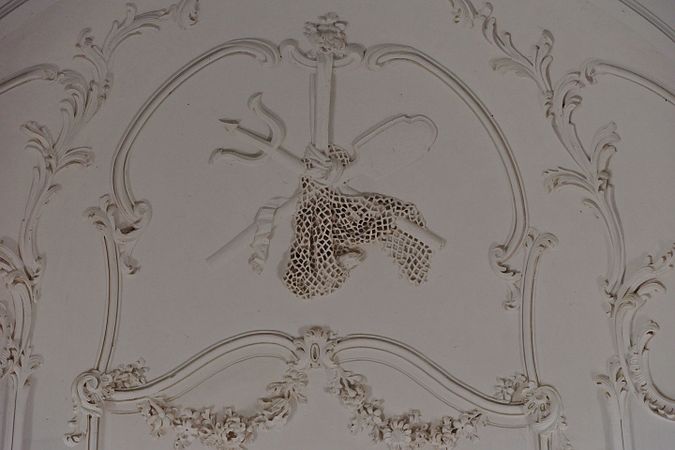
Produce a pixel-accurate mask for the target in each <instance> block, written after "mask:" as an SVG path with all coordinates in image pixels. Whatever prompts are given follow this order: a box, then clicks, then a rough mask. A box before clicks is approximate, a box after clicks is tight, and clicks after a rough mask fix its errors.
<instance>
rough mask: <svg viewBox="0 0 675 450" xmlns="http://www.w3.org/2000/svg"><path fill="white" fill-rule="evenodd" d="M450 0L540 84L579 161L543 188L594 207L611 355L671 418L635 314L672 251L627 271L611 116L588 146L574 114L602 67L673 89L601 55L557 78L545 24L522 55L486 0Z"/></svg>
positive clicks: (517, 69)
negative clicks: (604, 248) (604, 250)
mask: <svg viewBox="0 0 675 450" xmlns="http://www.w3.org/2000/svg"><path fill="white" fill-rule="evenodd" d="M450 3H451V5H454V6H456V7H458V8H459V9H458V10H459V11H460V14H459V15H458V16H457V17H458V21H460V22H464V23H466V24H468V25H469V26H473V25H476V24H478V25H480V28H481V30H482V33H483V36H484V37H485V38H486V40H487V41H488V42H489V43H490V44H492V45H494V46H496V47H497V48H498V49H499V50H500V51H501V52H502V53H504V54H505V57H503V58H498V59H495V60H493V61H492V66H493V68H494V69H495V70H500V71H508V72H513V73H515V74H516V75H519V76H523V77H526V78H529V79H531V80H532V81H534V82H535V84H536V85H537V87H538V88H539V93H540V96H541V98H542V100H543V106H544V110H545V114H546V116H547V117H549V118H550V119H551V125H552V127H553V130H554V132H555V134H556V135H557V137H558V139H559V140H560V142H561V144H562V145H563V147H564V148H565V150H566V151H567V152H568V153H569V155H570V156H571V157H572V159H573V160H574V162H575V164H576V165H577V168H575V169H567V168H562V167H558V168H556V169H553V170H548V171H546V175H547V179H546V186H547V187H548V188H549V190H556V189H558V188H561V187H565V186H567V187H574V188H576V189H581V190H582V191H583V192H584V195H585V197H584V199H583V203H584V204H585V205H586V206H589V207H590V208H592V209H593V210H595V212H596V213H597V216H598V217H599V218H600V219H601V221H602V222H603V225H604V229H605V231H606V234H607V237H608V242H609V261H608V265H607V274H606V277H605V281H604V286H603V295H604V298H605V300H604V302H603V308H604V309H605V311H606V312H607V313H608V315H609V317H610V320H611V322H612V327H613V334H614V336H613V337H614V339H613V343H614V351H615V353H616V354H615V356H613V357H612V358H611V360H612V361H614V360H615V359H618V360H619V361H620V367H621V370H622V374H623V376H624V377H627V379H628V380H629V381H630V383H628V385H629V386H630V389H631V391H632V392H633V394H634V395H635V396H636V398H638V399H639V400H641V403H642V404H643V405H644V406H645V407H646V408H647V409H648V410H649V411H651V412H653V413H654V414H655V415H657V416H659V417H662V418H665V419H668V420H675V399H673V398H670V397H668V396H666V395H664V394H663V393H662V391H661V390H660V389H659V388H658V387H657V386H656V385H655V384H654V382H653V379H652V377H651V374H650V371H649V366H648V346H647V345H648V342H649V340H650V339H651V338H652V337H653V335H654V333H655V332H656V330H657V329H658V326H657V325H656V323H654V322H651V321H650V322H648V324H647V326H645V327H643V328H641V327H640V326H638V325H637V324H636V321H635V320H634V318H635V315H636V314H637V312H638V310H639V309H640V308H641V307H642V306H643V305H644V303H645V302H646V301H647V300H648V299H649V298H651V297H652V296H653V295H654V294H655V293H657V292H662V291H664V290H665V288H664V285H663V283H662V282H661V281H660V279H659V277H660V276H661V275H663V274H664V273H665V272H666V271H667V270H669V269H671V268H672V266H673V263H672V260H673V251H672V250H671V251H668V252H666V253H665V254H664V255H663V256H662V257H659V258H657V259H653V258H651V257H650V258H648V261H647V263H646V264H645V265H644V266H643V267H642V268H640V269H638V270H637V271H635V273H632V274H631V273H627V268H626V267H627V265H626V245H625V236H624V233H623V226H622V224H621V219H620V216H619V212H618V210H617V206H616V203H615V200H614V186H613V184H612V180H611V172H610V170H609V162H610V159H611V156H612V155H613V154H614V152H615V151H616V146H615V145H616V144H617V142H618V141H619V136H618V134H617V133H616V125H615V124H614V123H612V122H610V123H608V124H607V125H605V126H603V127H601V128H600V129H599V130H598V131H597V132H596V134H595V136H594V138H593V141H592V143H591V146H590V147H587V146H586V145H585V144H584V143H583V142H582V140H581V139H580V138H579V136H578V134H577V131H576V124H575V122H574V118H573V114H574V112H575V110H576V108H577V107H578V106H579V105H580V104H581V102H582V100H583V97H582V90H583V89H584V88H585V87H587V86H588V85H590V84H593V83H596V82H598V78H599V76H600V75H612V76H616V77H619V78H622V79H625V80H627V81H630V82H632V83H635V84H637V85H639V86H641V87H643V88H645V89H647V90H649V91H651V92H653V93H655V94H656V95H658V96H660V97H661V98H663V99H664V100H666V101H668V102H669V103H671V104H674V102H673V100H674V98H675V94H674V93H673V90H671V89H669V88H667V87H666V86H664V85H663V84H662V83H659V82H657V81H655V80H653V79H651V78H650V77H648V76H646V75H644V74H641V73H639V72H638V71H635V70H632V69H630V68H628V67H627V66H624V65H622V64H617V63H610V62H607V61H603V60H601V59H593V60H590V61H588V62H586V63H585V64H583V65H582V66H581V70H571V71H568V72H567V73H565V74H564V75H563V76H562V77H561V78H560V79H559V81H558V82H556V83H553V82H552V81H551V76H550V73H549V68H550V65H551V62H552V55H551V49H552V47H553V36H552V34H551V33H550V32H549V31H547V30H545V31H544V32H543V33H542V35H541V38H540V40H539V41H538V42H537V44H536V45H534V46H533V47H532V51H531V53H530V54H529V55H526V54H525V53H523V52H521V51H520V50H518V49H517V48H516V47H515V46H514V45H513V42H512V41H511V36H510V34H509V33H508V32H505V31H499V30H498V28H497V22H496V19H495V18H494V17H493V16H492V7H491V5H487V6H486V7H485V8H483V10H482V11H481V12H478V11H477V10H476V9H475V8H474V7H473V5H471V2H470V1H469V0H452V1H451V2H450ZM631 3H633V2H631ZM589 148H590V150H589ZM624 327H625V328H627V329H628V330H629V332H628V333H626V332H624ZM602 380H603V381H601V384H603V385H606V383H605V381H606V380H604V379H602ZM619 406H620V404H619ZM617 414H618V415H619V417H621V420H622V427H621V428H622V429H625V430H629V429H630V423H629V420H630V416H629V414H627V413H626V412H625V409H623V410H620V411H618V412H617ZM614 428H615V429H619V428H617V427H614ZM616 442H624V444H623V445H624V450H628V449H629V445H630V444H629V441H628V440H625V439H624V436H619V437H618V438H617V439H616Z"/></svg>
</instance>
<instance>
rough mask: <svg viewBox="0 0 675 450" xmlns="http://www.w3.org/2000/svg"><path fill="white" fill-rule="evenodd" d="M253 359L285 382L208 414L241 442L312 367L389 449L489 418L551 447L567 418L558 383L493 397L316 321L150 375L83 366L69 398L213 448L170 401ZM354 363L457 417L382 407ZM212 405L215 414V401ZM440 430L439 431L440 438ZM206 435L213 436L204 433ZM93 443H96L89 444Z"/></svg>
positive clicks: (461, 433)
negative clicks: (376, 369) (244, 410)
mask: <svg viewBox="0 0 675 450" xmlns="http://www.w3.org/2000/svg"><path fill="white" fill-rule="evenodd" d="M256 358H274V359H279V360H281V361H283V362H284V363H285V364H286V365H287V367H288V369H287V372H286V375H285V376H284V381H281V382H275V383H272V384H271V385H270V387H268V393H269V394H272V395H271V397H263V398H262V399H261V400H259V402H258V404H259V410H258V412H256V413H255V414H254V415H253V416H246V415H242V414H240V413H237V412H236V410H235V409H233V408H226V409H225V410H224V411H225V412H224V413H223V416H219V415H216V417H217V418H216V419H214V420H215V421H216V422H217V423H220V424H221V425H219V426H226V425H227V424H229V425H233V422H232V421H231V419H232V418H233V417H235V418H236V419H237V420H236V422H237V423H243V424H245V425H246V427H244V428H242V429H241V431H242V432H243V431H244V429H246V430H249V432H247V433H245V435H241V436H239V437H238V438H237V439H241V441H240V442H239V444H240V445H241V448H245V446H247V445H249V444H251V443H252V442H253V441H254V440H255V436H256V433H257V431H263V430H267V429H276V428H279V427H280V426H282V425H284V424H285V423H286V422H287V420H288V419H289V418H290V417H291V416H292V415H293V413H294V412H295V410H296V408H297V405H298V403H303V402H304V400H305V398H306V393H305V387H306V385H307V382H308V372H309V371H312V370H315V369H324V371H325V372H326V375H327V379H328V381H327V391H328V392H329V393H331V394H333V395H335V396H336V397H337V398H338V400H339V401H340V403H341V404H342V405H343V406H344V407H346V408H347V409H348V410H350V411H351V412H352V414H353V418H352V425H351V427H352V430H353V431H368V432H369V433H371V436H373V437H374V439H375V442H383V443H385V444H388V445H389V447H390V448H409V447H410V446H411V445H420V446H421V445H426V444H431V445H436V446H437V448H439V449H450V448H454V443H455V442H456V440H457V439H460V438H466V439H473V438H475V437H477V431H478V428H479V427H480V426H485V425H487V426H496V427H508V428H531V429H532V431H533V432H534V433H535V434H536V435H537V436H538V439H539V441H540V442H541V443H542V444H543V445H542V446H540V447H538V448H543V449H558V448H561V449H562V448H564V447H560V446H554V444H555V443H556V442H558V441H562V440H563V439H564V440H566V438H564V435H562V434H560V433H561V429H562V428H561V423H562V424H564V417H563V416H562V403H561V401H560V397H559V394H558V393H557V391H556V390H555V389H554V388H552V387H550V386H546V385H540V384H538V383H535V382H534V381H531V380H526V379H523V380H526V381H527V382H526V383H524V384H523V385H522V386H521V387H518V388H516V389H515V390H514V392H516V391H517V392H518V395H519V396H520V397H519V396H518V395H516V396H511V397H510V398H502V399H498V398H496V397H493V396H488V395H486V394H483V393H481V392H479V391H478V390H476V389H475V388H473V387H471V386H469V385H467V384H466V383H464V382H462V381H461V380H459V379H457V378H455V377H454V376H452V375H451V374H450V373H449V372H448V371H447V370H445V369H443V368H442V367H441V366H440V365H438V364H437V363H435V362H434V361H433V360H431V359H429V358H428V357H426V356H425V355H424V354H422V353H420V352H419V351H417V350H415V349H414V348H412V347H410V346H408V345H406V344H404V343H402V342H399V341H396V340H394V339H390V338H387V337H384V336H378V335H373V334H353V335H347V336H344V337H337V336H336V335H335V334H334V333H333V332H331V331H330V330H328V329H326V328H321V327H310V328H307V329H306V330H305V332H304V333H303V335H302V336H300V337H293V336H290V335H288V334H285V333H282V332H278V331H266V330H260V331H251V332H247V333H242V334H239V335H237V336H233V337H231V338H228V339H225V340H223V341H220V342H218V343H216V344H214V345H212V346H210V347H208V348H206V349H204V350H203V351H201V352H200V353H198V354H196V355H195V356H193V357H191V358H189V359H188V360H187V361H185V362H184V363H182V364H180V365H179V366H177V367H176V368H174V369H172V370H170V371H168V372H166V373H165V374H163V375H161V376H159V377H157V378H155V379H153V380H146V379H145V376H144V374H145V371H146V369H145V367H142V365H141V364H140V363H139V364H131V365H124V366H120V367H119V368H117V369H115V370H113V371H110V372H106V373H103V372H101V371H98V370H95V369H93V370H90V371H87V372H83V373H82V374H81V375H80V376H79V377H78V378H77V379H76V380H75V382H74V383H73V401H74V404H75V408H76V411H77V413H78V416H77V417H76V419H74V421H75V422H84V421H86V420H89V419H90V418H92V417H93V418H96V419H98V418H100V417H101V415H102V414H103V412H105V411H107V412H110V413H113V414H130V413H136V414H140V415H142V416H143V417H145V418H146V420H147V421H148V424H149V425H150V428H151V432H152V434H153V435H155V436H158V437H159V436H161V435H163V434H165V433H167V432H169V431H172V430H173V431H174V432H176V433H177V436H176V441H175V445H176V447H177V448H184V447H187V445H189V444H190V443H191V442H192V441H193V440H195V439H196V438H197V437H198V436H201V438H200V440H201V442H202V443H203V444H204V445H206V446H209V447H215V448H219V447H218V445H217V444H216V443H214V442H213V441H212V440H211V439H212V438H213V436H212V434H213V431H212V430H211V431H209V430H210V428H209V429H208V430H206V431H204V432H200V433H197V432H195V433H194V435H191V437H189V439H188V437H186V436H185V435H184V434H183V432H182V431H180V430H184V427H180V426H178V424H180V423H182V422H183V421H185V420H188V419H187V418H186V417H185V415H186V414H187V413H188V412H190V411H202V412H204V411H205V410H206V409H205V408H197V409H194V408H181V407H178V406H176V404H175V402H176V400H178V399H180V398H181V397H182V396H183V395H184V394H186V393H187V392H189V391H190V390H192V389H194V388H195V387H197V386H199V385H201V384H202V383H204V382H206V381H207V380H209V379H210V378H212V377H214V376H217V375H218V374H220V373H221V372H223V371H224V370H226V369H228V368H229V367H232V366H234V365H237V364H242V363H246V362H248V361H251V360H253V359H256ZM356 361H364V362H369V363H376V364H381V365H384V366H387V367H390V368H391V369H393V370H397V371H399V372H400V373H403V374H405V375H406V376H407V377H408V378H409V379H410V380H412V381H413V382H414V383H416V384H417V385H419V386H420V387H422V388H423V389H425V390H427V391H428V392H429V393H430V394H432V395H433V396H434V397H435V398H437V399H439V400H440V401H441V402H443V403H444V404H446V405H447V406H449V407H450V408H452V409H454V410H455V411H458V412H459V415H458V416H457V417H452V416H444V417H442V418H441V419H438V420H434V421H431V422H422V421H421V419H420V413H419V412H417V411H411V412H410V413H407V414H404V415H397V416H388V415H386V414H385V413H384V410H383V408H382V401H381V400H373V399H371V398H370V397H369V395H368V392H370V391H371V388H370V387H369V386H368V385H367V384H366V378H365V377H364V376H363V375H361V374H357V373H354V372H351V371H350V370H348V369H347V368H346V367H345V365H348V364H349V363H352V362H356ZM121 374H126V375H127V376H124V377H123V376H120V375H121ZM129 374H131V375H132V376H131V379H132V381H133V382H127V384H126V385H123V386H122V385H120V383H119V381H116V380H129V378H130V377H129V376H128V375H129ZM208 411H209V414H216V413H215V412H214V410H212V409H208ZM167 415H169V416H171V419H170V420H167V421H162V420H160V419H161V418H162V417H165V416H167ZM187 415H188V416H190V417H192V419H190V423H191V424H192V425H194V426H195V427H197V426H199V427H203V426H204V424H203V422H201V421H197V422H195V420H197V419H195V416H194V415H193V414H187ZM209 423H211V422H209ZM394 429H398V430H399V431H401V432H402V433H403V434H404V436H403V439H405V442H399V441H395V440H394V438H393V437H392V431H393V430H394ZM393 434H394V435H396V433H393ZM441 435H444V438H443V439H441V437H442V436H441ZM207 436H208V437H209V439H206V437H207ZM233 436H234V435H233ZM399 437H400V436H399ZM83 438H84V436H82V435H79V436H78V438H77V439H72V438H71V436H69V439H68V440H67V442H68V443H69V444H71V445H72V444H76V443H77V442H79V441H80V440H81V439H83ZM202 438H203V439H202ZM233 438H234V437H233ZM213 439H215V438H213ZM89 442H91V441H89ZM403 444H405V446H404V445H403ZM549 444H550V445H549ZM181 445H182V446H181ZM397 445H399V446H397ZM89 448H90V449H95V448H98V447H97V446H96V445H90V446H89Z"/></svg>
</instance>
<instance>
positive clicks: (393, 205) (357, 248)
mask: <svg viewBox="0 0 675 450" xmlns="http://www.w3.org/2000/svg"><path fill="white" fill-rule="evenodd" d="M327 157H328V158H329V159H330V163H331V164H333V166H336V165H337V166H340V168H342V169H344V168H345V167H346V166H348V165H349V164H350V163H351V162H352V161H353V158H352V157H351V155H350V154H349V153H348V152H347V151H346V150H344V149H342V148H340V147H337V146H332V145H331V146H330V147H329V150H328V152H327ZM303 161H304V163H305V166H306V167H307V170H308V172H311V171H312V170H313V169H316V166H317V165H323V164H322V162H321V161H317V160H316V159H314V158H307V157H306V158H305V159H303ZM325 162H326V161H324V162H323V163H325ZM403 218H404V219H407V220H409V221H410V222H412V223H414V224H416V225H418V226H420V227H425V226H426V225H425V221H424V218H423V217H422V214H421V213H420V212H419V210H418V209H417V207H416V206H415V205H414V204H412V203H408V202H404V201H402V200H399V199H397V198H395V197H390V196H386V195H381V194H361V195H350V194H345V193H342V192H341V191H340V188H339V187H335V186H331V185H329V184H325V183H322V182H321V180H319V179H317V178H315V177H312V176H303V177H302V178H301V186H300V194H299V198H298V204H297V209H296V212H295V214H294V216H293V225H292V226H293V233H294V238H293V241H292V242H291V247H290V250H289V259H288V263H287V265H286V270H285V273H284V275H283V281H284V283H285V285H286V286H287V288H288V289H289V290H290V291H291V292H293V293H294V294H295V295H297V296H298V297H301V298H304V299H308V298H312V297H316V296H320V295H326V294H330V293H331V292H333V291H335V290H336V289H339V288H340V287H341V286H342V284H343V283H344V282H345V280H346V279H347V278H348V276H349V270H350V269H351V268H353V267H354V266H355V265H356V264H358V262H360V261H362V260H363V259H364V258H365V252H364V250H363V249H362V248H361V246H362V245H364V244H368V243H371V242H373V241H376V242H377V243H379V244H380V245H381V247H382V249H383V250H384V252H385V253H386V254H387V255H388V256H389V257H391V258H392V259H393V260H394V262H395V263H396V264H398V266H399V272H400V275H401V277H404V278H406V279H408V280H409V281H410V282H411V283H413V284H415V285H418V284H420V283H422V282H424V281H426V279H427V275H428V272H429V268H430V259H431V254H432V250H431V247H429V246H428V245H427V244H425V243H424V242H422V241H421V240H419V239H418V238H416V237H415V236H413V235H411V234H409V233H407V232H405V231H403V230H402V229H400V228H399V227H398V226H397V224H396V221H397V219H403Z"/></svg>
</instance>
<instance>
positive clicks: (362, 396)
mask: <svg viewBox="0 0 675 450" xmlns="http://www.w3.org/2000/svg"><path fill="white" fill-rule="evenodd" d="M333 371H334V376H333V379H332V380H331V382H330V384H329V385H328V389H327V390H328V392H330V393H331V394H333V395H335V396H336V397H338V399H339V400H340V403H342V405H344V406H346V407H347V408H349V409H350V410H351V411H352V413H353V414H354V415H353V416H352V419H351V422H350V424H349V428H350V430H351V431H352V433H359V432H363V431H367V432H368V434H369V435H370V437H371V438H372V440H373V442H374V443H385V444H386V445H387V446H388V447H389V449H390V450H410V449H421V448H425V447H428V446H431V447H433V448H434V449H436V450H449V449H453V448H455V445H456V444H457V442H458V441H459V440H460V439H468V440H470V441H473V440H475V439H477V438H478V428H479V427H480V426H484V425H486V424H487V420H486V419H485V416H483V415H482V414H481V413H480V412H479V411H476V410H474V411H470V412H464V413H462V414H460V415H459V417H457V418H454V417H450V416H443V417H442V418H441V419H440V420H439V421H437V422H423V421H422V420H421V415H420V412H419V411H417V410H411V411H410V412H408V413H407V414H403V415H399V416H387V415H386V414H385V413H384V409H383V408H382V404H383V401H382V400H371V399H369V398H368V392H369V391H370V388H369V387H368V385H367V384H366V378H365V377H364V376H363V375H360V374H356V373H353V372H350V371H347V370H344V369H342V368H341V367H339V366H338V367H337V368H335V369H333Z"/></svg>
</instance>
